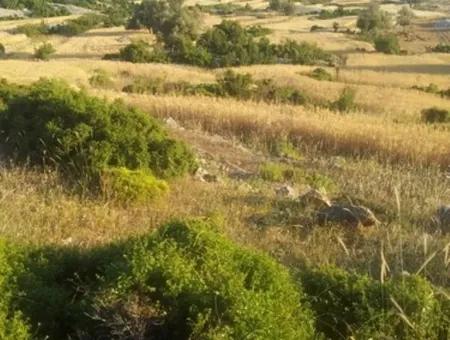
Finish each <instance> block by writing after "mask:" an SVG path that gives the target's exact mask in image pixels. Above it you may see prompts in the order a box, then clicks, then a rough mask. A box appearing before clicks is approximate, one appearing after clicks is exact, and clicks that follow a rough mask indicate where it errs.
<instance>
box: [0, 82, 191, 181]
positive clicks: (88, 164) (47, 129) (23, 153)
mask: <svg viewBox="0 0 450 340" xmlns="http://www.w3.org/2000/svg"><path fill="white" fill-rule="evenodd" d="M0 99H1V100H2V101H3V102H4V104H5V105H4V107H2V109H1V111H0V126H1V130H0V142H1V143H2V144H3V149H4V152H5V153H6V154H7V155H8V156H10V157H13V158H14V159H15V160H16V161H18V162H27V163H29V164H31V165H40V166H53V167H55V168H57V169H58V170H60V171H61V173H62V174H67V178H69V179H73V180H74V181H76V182H78V183H81V184H93V185H96V184H98V181H99V176H100V174H101V173H102V171H104V170H105V169H109V168H111V167H125V168H128V169H130V170H139V169H142V170H149V171H151V172H152V173H153V174H154V175H156V176H158V177H164V178H168V177H174V176H178V175H181V174H184V173H186V172H190V171H193V170H194V167H195V161H194V157H193V155H192V154H191V153H190V151H189V150H188V149H187V147H186V146H185V145H184V144H182V143H180V142H177V141H175V140H172V139H170V138H168V137H167V135H166V133H165V132H164V131H163V130H162V128H161V126H160V125H159V124H158V123H157V122H156V121H155V120H154V119H152V118H151V117H149V116H148V115H145V114H144V113H141V112H138V111H136V110H134V109H130V108H128V107H126V106H125V105H124V104H123V103H121V102H117V101H116V102H114V103H108V102H107V101H105V100H102V99H99V98H95V97H91V96H89V95H87V94H86V93H85V92H84V91H75V90H73V89H71V88H70V87H69V86H68V85H67V84H65V83H64V82H61V81H55V80H40V81H38V82H36V83H35V84H33V85H31V86H29V87H18V86H10V85H9V84H7V83H6V82H2V83H1V86H0Z"/></svg>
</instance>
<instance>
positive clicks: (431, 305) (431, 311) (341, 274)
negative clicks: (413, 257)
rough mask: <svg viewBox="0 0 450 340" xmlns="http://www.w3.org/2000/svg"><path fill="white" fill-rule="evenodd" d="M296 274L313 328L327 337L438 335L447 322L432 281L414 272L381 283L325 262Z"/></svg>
mask: <svg viewBox="0 0 450 340" xmlns="http://www.w3.org/2000/svg"><path fill="white" fill-rule="evenodd" d="M300 277H301V280H300V281H301V283H302V285H303V286H304V290H305V292H306V293H307V296H308V299H309V303H310V306H311V307H312V309H313V310H314V312H315V314H316V316H317V322H316V327H317V329H318V331H321V332H323V333H324V334H325V335H326V336H327V337H329V338H332V339H337V338H351V337H354V338H356V339H368V338H373V339H394V338H395V339H405V340H406V339H423V340H425V339H439V335H440V334H441V332H442V330H443V329H445V328H446V327H447V326H448V325H445V324H444V322H443V320H442V318H441V314H440V313H441V308H442V307H441V306H440V304H439V302H438V300H437V298H436V295H435V293H434V290H433V287H432V286H431V285H430V284H429V283H428V282H427V281H426V280H424V279H422V278H420V277H418V276H414V275H412V276H405V277H402V278H398V279H391V280H389V281H388V282H386V283H385V284H382V283H380V282H377V281H374V280H373V279H370V278H369V277H367V276H362V275H357V274H351V273H347V272H345V271H343V270H340V269H337V268H332V267H325V268H321V269H314V270H309V271H308V270H303V271H301V273H300Z"/></svg>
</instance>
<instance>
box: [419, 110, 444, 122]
mask: <svg viewBox="0 0 450 340" xmlns="http://www.w3.org/2000/svg"><path fill="white" fill-rule="evenodd" d="M422 120H423V121H424V122H425V123H429V124H432V123H446V122H450V112H449V111H448V110H445V109H439V108H437V107H432V108H429V109H425V110H423V111H422Z"/></svg>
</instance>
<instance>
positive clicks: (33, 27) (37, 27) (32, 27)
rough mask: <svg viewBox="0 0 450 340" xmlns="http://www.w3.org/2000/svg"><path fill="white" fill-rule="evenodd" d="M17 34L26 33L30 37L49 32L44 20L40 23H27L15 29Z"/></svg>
mask: <svg viewBox="0 0 450 340" xmlns="http://www.w3.org/2000/svg"><path fill="white" fill-rule="evenodd" d="M14 33H16V34H25V35H26V36H27V37H29V38H34V37H38V36H40V35H45V34H48V33H49V29H48V27H47V25H45V24H44V23H43V22H42V23H40V24H25V25H21V26H18V27H16V28H15V29H14Z"/></svg>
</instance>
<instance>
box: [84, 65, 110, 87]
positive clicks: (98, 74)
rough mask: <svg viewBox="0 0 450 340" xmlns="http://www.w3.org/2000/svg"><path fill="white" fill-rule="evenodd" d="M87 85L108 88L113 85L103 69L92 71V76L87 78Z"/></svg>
mask: <svg viewBox="0 0 450 340" xmlns="http://www.w3.org/2000/svg"><path fill="white" fill-rule="evenodd" d="M89 84H91V85H92V86H94V87H103V88H106V87H110V86H112V85H113V80H112V79H111V75H110V74H109V73H108V72H106V71H105V70H103V69H96V70H94V74H93V75H92V77H90V78H89Z"/></svg>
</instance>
